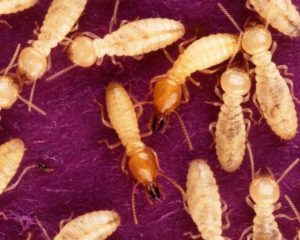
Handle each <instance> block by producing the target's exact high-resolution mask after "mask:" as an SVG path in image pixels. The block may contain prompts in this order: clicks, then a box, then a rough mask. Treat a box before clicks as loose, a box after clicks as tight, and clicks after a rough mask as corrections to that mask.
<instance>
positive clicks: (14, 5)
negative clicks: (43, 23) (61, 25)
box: [0, 0, 38, 15]
mask: <svg viewBox="0 0 300 240" xmlns="http://www.w3.org/2000/svg"><path fill="white" fill-rule="evenodd" d="M37 2H38V0H0V15H1V14H11V13H16V12H20V11H23V10H25V9H27V8H31V7H32V6H34V5H35V4H36V3H37Z"/></svg>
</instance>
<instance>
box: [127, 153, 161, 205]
mask: <svg viewBox="0 0 300 240" xmlns="http://www.w3.org/2000/svg"><path fill="white" fill-rule="evenodd" d="M128 166H129V170H130V172H131V174H132V176H133V177H134V179H135V180H136V181H137V182H138V183H140V184H142V185H143V186H144V187H145V188H146V189H147V191H148V193H149V195H150V197H151V198H152V199H154V200H158V199H160V191H159V188H158V186H157V183H156V179H157V175H158V169H159V166H158V159H157V155H156V153H155V151H154V150H153V149H152V148H149V147H145V148H144V149H143V150H141V151H138V152H135V153H134V154H132V155H131V156H130V157H129V160H128Z"/></svg>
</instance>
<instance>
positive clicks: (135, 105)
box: [133, 101, 153, 119]
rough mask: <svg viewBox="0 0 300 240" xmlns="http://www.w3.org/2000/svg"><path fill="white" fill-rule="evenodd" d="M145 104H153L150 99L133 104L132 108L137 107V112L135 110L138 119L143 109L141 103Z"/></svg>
mask: <svg viewBox="0 0 300 240" xmlns="http://www.w3.org/2000/svg"><path fill="white" fill-rule="evenodd" d="M146 104H153V102H152V101H143V102H138V103H136V104H134V105H133V108H139V110H138V112H137V118H138V119H140V117H141V116H142V114H143V112H144V109H143V105H146Z"/></svg>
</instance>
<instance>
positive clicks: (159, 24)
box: [68, 18, 185, 67]
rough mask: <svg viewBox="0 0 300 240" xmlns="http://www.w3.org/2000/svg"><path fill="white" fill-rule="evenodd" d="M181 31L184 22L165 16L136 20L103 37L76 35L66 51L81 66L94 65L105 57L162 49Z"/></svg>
mask: <svg viewBox="0 0 300 240" xmlns="http://www.w3.org/2000/svg"><path fill="white" fill-rule="evenodd" d="M184 33H185V28H184V25H183V24H182V23H180V22H178V21H175V20H172V19H167V18H148V19H142V20H136V21H133V22H130V23H128V24H126V25H123V26H121V27H120V28H119V29H118V30H116V31H114V32H112V33H109V34H107V35H105V36H104V37H103V38H94V39H92V38H90V37H88V36H78V37H76V38H75V39H74V40H73V41H72V43H71V45H70V47H69V50H68V53H69V58H70V60H71V61H72V62H73V63H74V64H77V65H79V66H81V67H89V66H92V65H93V64H95V62H96V60H97V59H102V58H103V57H104V56H105V55H108V56H111V57H113V56H117V57H119V56H139V55H142V54H145V53H149V52H152V51H156V50H158V49H162V48H165V47H166V46H168V45H170V44H172V43H174V42H176V41H177V40H178V39H179V38H181V37H182V36H183V35H184Z"/></svg>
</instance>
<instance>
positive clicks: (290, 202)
mask: <svg viewBox="0 0 300 240" xmlns="http://www.w3.org/2000/svg"><path fill="white" fill-rule="evenodd" d="M284 197H285V200H286V201H287V202H288V204H289V205H290V207H291V209H292V210H293V212H294V214H295V216H296V218H297V220H298V222H299V223H300V213H299V211H298V210H297V208H296V206H295V204H294V203H293V201H292V200H291V199H290V198H289V196H288V195H284Z"/></svg>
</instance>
